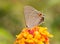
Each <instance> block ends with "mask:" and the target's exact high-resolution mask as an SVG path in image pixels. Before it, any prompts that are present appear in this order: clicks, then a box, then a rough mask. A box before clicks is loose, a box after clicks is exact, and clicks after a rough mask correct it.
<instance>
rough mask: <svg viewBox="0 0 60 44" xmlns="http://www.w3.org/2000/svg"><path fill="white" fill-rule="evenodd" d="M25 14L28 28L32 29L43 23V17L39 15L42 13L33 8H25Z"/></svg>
mask: <svg viewBox="0 0 60 44" xmlns="http://www.w3.org/2000/svg"><path fill="white" fill-rule="evenodd" d="M24 14H25V20H26V25H27V27H29V28H31V27H33V26H36V25H39V24H40V23H41V16H42V15H41V16H39V15H38V14H41V13H40V12H39V11H37V10H36V9H35V8H33V7H31V6H25V7H24Z"/></svg>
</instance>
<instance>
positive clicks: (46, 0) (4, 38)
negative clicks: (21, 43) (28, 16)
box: [0, 0, 60, 44]
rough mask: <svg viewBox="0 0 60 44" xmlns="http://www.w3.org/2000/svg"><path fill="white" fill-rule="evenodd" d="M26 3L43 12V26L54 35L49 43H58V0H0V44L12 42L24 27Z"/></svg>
mask: <svg viewBox="0 0 60 44" xmlns="http://www.w3.org/2000/svg"><path fill="white" fill-rule="evenodd" d="M26 5H30V6H32V7H34V8H36V9H37V10H39V11H41V12H42V13H44V15H45V21H44V22H45V23H44V25H43V26H46V27H47V28H48V31H49V32H50V33H51V34H53V35H54V37H53V38H51V39H50V44H60V0H0V44H13V43H14V41H15V39H16V35H17V34H19V33H20V31H21V30H22V29H23V28H24V27H25V19H24V13H23V11H24V9H23V8H24V6H26Z"/></svg>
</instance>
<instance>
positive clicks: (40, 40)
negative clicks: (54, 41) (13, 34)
mask: <svg viewBox="0 0 60 44" xmlns="http://www.w3.org/2000/svg"><path fill="white" fill-rule="evenodd" d="M49 37H53V35H51V34H50V33H49V32H48V31H47V28H46V27H39V26H35V27H33V28H31V29H29V28H24V29H23V30H22V32H21V33H20V34H19V35H17V39H16V41H15V43H14V44H49Z"/></svg>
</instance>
